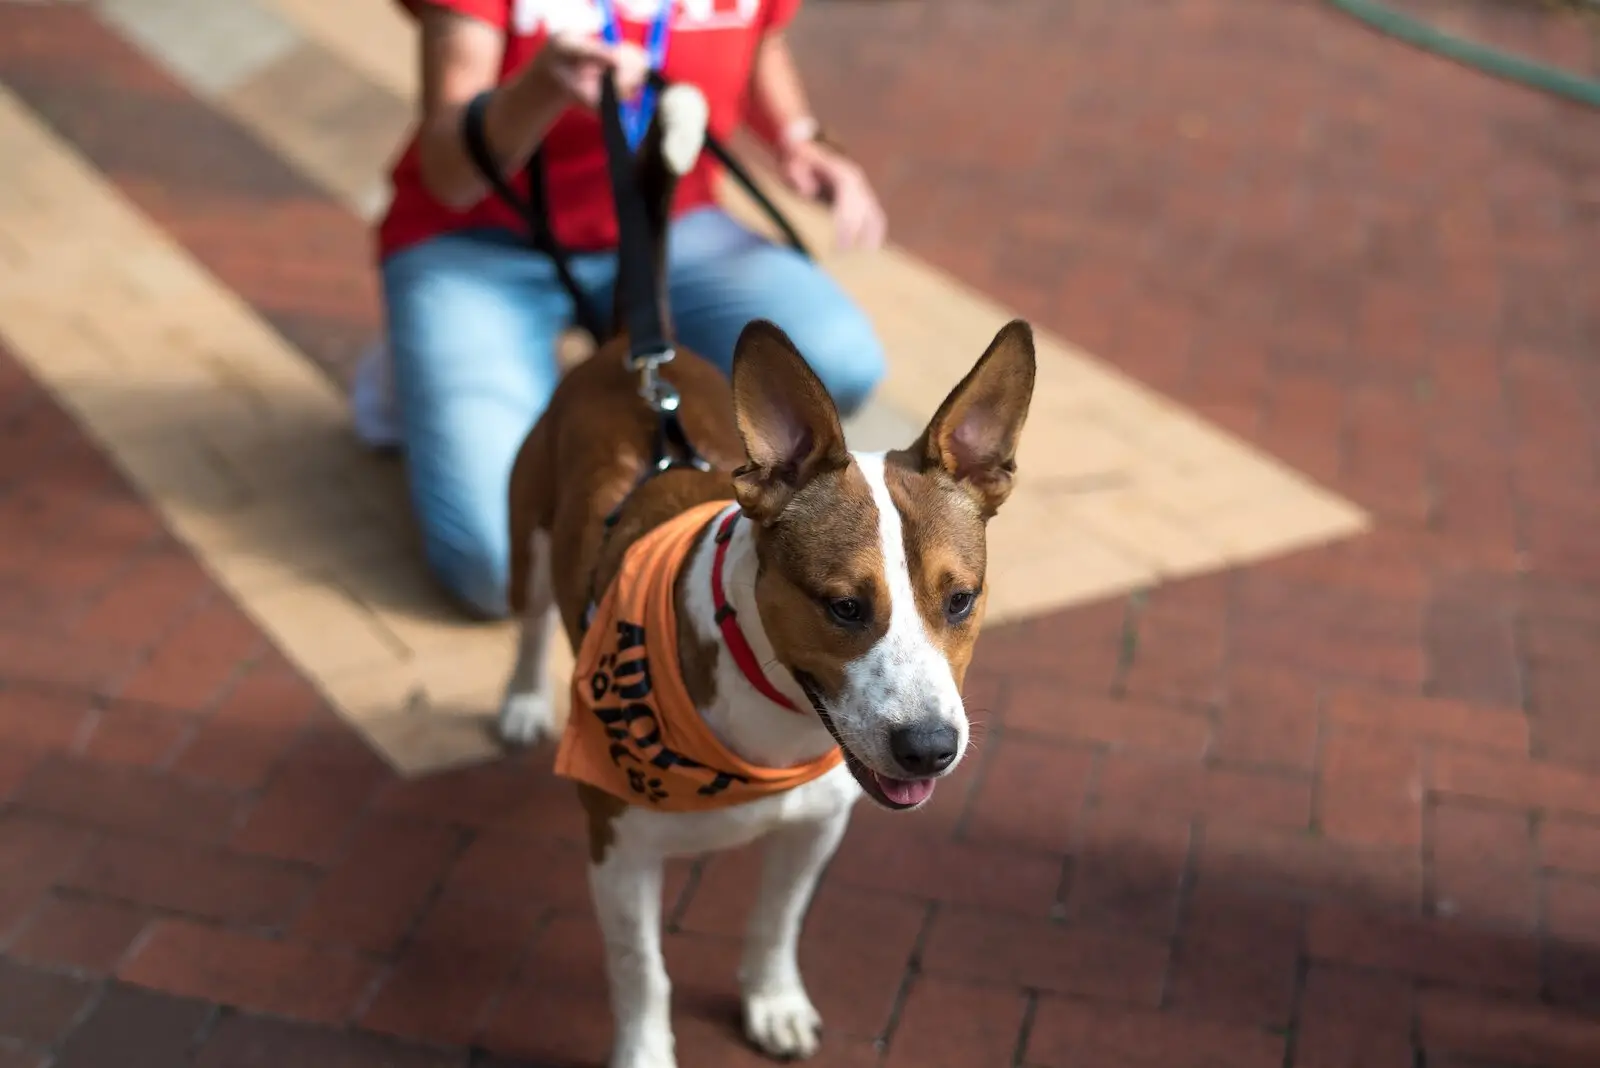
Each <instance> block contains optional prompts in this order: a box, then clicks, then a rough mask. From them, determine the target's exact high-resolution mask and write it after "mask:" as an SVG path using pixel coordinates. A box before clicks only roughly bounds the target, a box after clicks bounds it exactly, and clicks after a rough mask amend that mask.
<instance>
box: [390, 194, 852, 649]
mask: <svg viewBox="0 0 1600 1068" xmlns="http://www.w3.org/2000/svg"><path fill="white" fill-rule="evenodd" d="M572 271H573V274H574V275H575V276H576V278H577V281H578V284H579V286H580V287H582V288H583V289H584V290H585V292H586V294H587V295H588V297H589V299H590V300H592V301H593V302H594V303H595V306H596V307H597V308H599V309H601V312H602V314H609V310H610V307H611V287H612V284H613V282H614V279H615V273H616V257H615V255H614V254H612V253H609V252H607V253H585V254H581V255H578V256H575V257H574V258H573V263H572ZM383 286H384V298H385V302H386V304H387V306H388V333H389V347H390V350H391V352H392V354H393V375H394V389H395V395H396V400H397V401H398V404H399V412H400V419H401V425H402V428H403V432H404V440H405V452H406V464H407V474H408V478H409V480H410V485H411V499H412V506H413V508H414V509H415V512H416V515H417V519H418V522H419V525H420V526H421V528H422V537H423V544H424V547H425V552H426V554H427V560H428V564H429V566H430V567H431V568H432V569H433V571H434V573H435V574H436V575H437V576H438V577H439V579H440V580H441V581H442V582H443V583H444V585H445V586H446V587H447V588H448V589H449V590H450V592H451V593H453V594H454V595H455V596H456V598H457V599H458V600H460V601H461V602H463V603H464V604H465V605H466V606H467V607H468V608H470V609H471V610H473V611H474V612H475V613H477V614H479V615H481V616H486V617H490V618H497V617H500V616H504V615H505V614H506V611H507V600H506V581H507V571H508V567H509V565H508V557H509V545H508V544H507V542H508V532H507V504H506V497H507V489H508V483H509V481H510V477H511V465H512V463H513V461H514V460H515V459H516V454H517V450H518V449H519V448H520V447H521V445H522V440H523V438H524V437H525V436H526V435H527V433H528V431H529V429H531V428H532V426H533V424H534V422H535V421H536V420H537V419H538V418H539V414H540V413H541V412H543V411H544V408H545V405H546V404H547V403H548V402H549V399H550V394H551V392H552V391H553V390H554V389H555V385H556V381H557V378H558V377H559V369H558V367H557V364H556V341H557V338H558V337H559V335H560V333H561V332H562V330H564V329H565V328H566V327H567V326H568V325H569V324H570V323H571V322H572V319H573V308H572V299H571V297H570V296H568V294H567V292H566V290H565V289H563V288H562V286H561V283H560V280H559V279H558V278H557V277H556V272H555V266H554V264H552V263H551V261H550V260H549V259H548V258H547V257H545V256H543V255H540V254H538V253H535V252H532V251H530V250H529V249H528V247H527V246H526V245H525V244H524V243H523V242H522V240H521V239H520V238H519V237H518V236H516V235H515V234H511V233H509V232H505V231H500V230H473V231H466V232H459V233H454V234H446V235H442V236H440V237H436V238H433V239H431V240H429V241H426V242H423V243H422V244H420V245H414V246H412V247H410V248H407V249H404V250H402V251H401V252H399V253H397V254H395V255H393V256H391V257H389V258H388V259H387V260H386V261H385V263H384V264H383ZM668 288H669V294H670V296H669V299H670V301H671V308H672V318H673V324H674V326H675V327H676V330H677V336H678V339H679V340H680V341H681V342H682V343H683V344H684V345H686V346H688V347H689V348H691V349H693V350H694V351H695V352H698V353H699V354H700V355H702V356H704V357H706V358H707V359H709V360H711V361H713V362H715V363H717V364H718V365H720V366H721V367H722V368H723V371H724V372H726V371H727V370H728V369H729V367H730V366H731V364H732V361H733V347H734V342H735V341H737V340H738V337H739V332H740V331H741V330H743V329H744V326H745V324H746V323H747V322H749V321H750V320H751V319H758V318H765V319H771V320H772V321H773V322H775V323H777V324H778V325H779V326H781V327H782V328H783V329H784V330H785V331H786V332H787V333H788V334H789V336H790V337H791V338H793V339H794V342H795V344H796V345H797V346H798V347H799V349H800V351H801V352H802V353H804V354H805V357H806V359H807V361H808V362H809V363H810V364H811V366H812V368H813V369H815V370H816V372H817V374H818V376H819V377H820V378H821V379H822V381H823V383H824V384H825V385H826V386H827V387H828V389H829V391H830V392H831V393H832V394H833V397H834V400H835V401H836V402H837V403H838V405H839V409H840V412H841V413H842V414H845V415H848V414H850V413H851V412H853V411H854V410H856V409H857V408H859V407H860V406H861V404H862V403H863V402H864V401H865V400H866V399H867V396H868V395H869V394H870V393H871V392H872V390H873V388H874V387H875V386H876V385H877V384H878V381H879V380H880V379H881V378H882V377H883V373H884V358H883V349H882V347H881V345H880V343H879V341H878V339H877V337H876V335H875V334H874V332H873V329H872V325H871V323H870V322H868V321H867V318H866V316H865V315H863V314H862V312H861V311H860V309H859V308H857V307H856V306H855V305H854V304H853V303H852V302H851V301H850V299H849V298H848V297H847V296H845V294H844V293H843V291H841V290H840V289H839V287H838V286H837V285H836V284H835V283H834V282H833V280H832V279H831V278H829V277H828V275H827V274H825V273H824V272H823V271H822V270H821V269H820V268H818V267H817V266H815V265H814V264H812V263H810V262H809V261H807V260H806V259H805V258H804V257H802V256H800V255H799V254H798V253H796V252H794V251H793V250H791V249H789V248H787V247H786V246H780V245H774V244H772V243H771V242H769V241H767V240H766V239H765V238H762V237H760V236H758V235H756V234H754V233H752V232H750V231H749V230H746V229H745V228H744V227H742V226H740V225H739V224H738V223H737V222H735V221H734V220H733V219H732V218H730V217H729V216H728V215H727V214H725V213H724V212H723V211H722V210H721V209H719V208H703V209H700V210H697V211H693V212H690V213H687V214H685V215H684V216H682V217H680V218H679V219H678V220H677V221H676V222H675V223H674V224H673V227H672V236H671V243H670V253H669V265H668Z"/></svg>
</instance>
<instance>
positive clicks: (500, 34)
mask: <svg viewBox="0 0 1600 1068" xmlns="http://www.w3.org/2000/svg"><path fill="white" fill-rule="evenodd" d="M419 7H420V11H419V16H420V19H421V33H420V41H421V52H422V101H421V109H422V121H421V128H420V130H419V133H418V146H417V151H418V156H419V162H420V165H421V170H422V181H423V184H424V185H425V186H426V187H427V189H428V192H430V193H432V194H433V196H434V198H435V199H437V200H438V201H439V202H440V203H442V204H444V205H446V206H448V207H451V208H454V209H456V210H458V211H459V210H462V209H465V208H468V207H471V206H472V205H473V204H475V203H477V202H478V201H479V200H480V199H481V198H482V197H483V195H484V194H485V193H486V192H487V190H488V186H487V183H485V182H484V180H483V179H482V178H481V177H480V176H479V174H478V170H477V168H476V167H474V166H473V163H472V157H471V156H469V155H468V154H467V148H466V144H465V143H464V142H463V140H462V137H461V115H462V112H464V111H465V110H466V107H467V105H468V104H469V103H471V102H472V98H473V97H475V96H477V95H478V94H479V93H481V92H483V91H484V90H485V89H494V88H495V84H496V82H498V81H499V77H500V62H501V58H502V55H503V51H502V50H503V49H504V47H505V35H504V31H503V30H501V29H499V28H497V27H495V26H491V25H490V24H489V23H487V22H484V21H482V20H480V19H476V18H473V17H472V16H470V15H464V14H461V13H460V12H457V11H453V10H450V9H448V8H444V7H440V6H436V5H433V4H422V5H419ZM569 103H570V98H569V96H568V94H567V92H566V90H565V89H564V87H563V86H562V84H561V82H560V81H559V80H558V79H557V78H554V77H552V76H551V74H550V72H549V70H548V69H547V67H546V65H545V64H543V63H540V62H538V61H537V60H535V61H534V62H530V63H528V64H525V65H524V66H523V67H522V69H521V70H519V71H517V72H516V73H515V74H513V75H512V76H511V77H510V78H509V79H507V80H506V82H505V83H504V84H503V85H501V86H500V87H499V88H498V89H495V92H494V95H493V96H492V97H490V99H489V105H488V108H487V109H486V110H485V112H484V127H485V133H486V134H487V135H488V140H489V147H490V148H491V149H492V150H493V152H494V154H495V158H496V159H498V160H499V161H500V164H501V166H502V168H503V169H504V171H505V173H507V174H511V173H515V172H516V171H518V170H520V169H521V168H522V167H523V165H524V164H526V163H527V161H528V158H529V157H530V156H532V155H533V152H534V149H536V148H538V147H539V142H540V141H541V140H543V138H544V135H545V134H546V133H547V132H548V131H549V129H550V127H551V126H553V125H555V122H556V120H557V119H558V118H560V117H561V112H562V111H563V110H565V109H566V107H567V106H568V104H569Z"/></svg>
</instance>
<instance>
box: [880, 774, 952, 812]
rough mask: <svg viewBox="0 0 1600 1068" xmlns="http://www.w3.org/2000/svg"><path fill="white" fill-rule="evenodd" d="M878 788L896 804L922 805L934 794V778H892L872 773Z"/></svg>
mask: <svg viewBox="0 0 1600 1068" xmlns="http://www.w3.org/2000/svg"><path fill="white" fill-rule="evenodd" d="M872 778H873V779H874V781H876V782H877V784H878V789H880V790H882V791H883V796H884V797H887V798H888V799H889V800H890V801H892V802H893V803H894V804H896V805H920V804H922V803H923V802H924V801H926V800H927V799H928V798H930V797H932V796H933V787H934V783H935V782H936V781H937V780H934V779H890V778H887V777H886V776H883V775H879V774H878V773H877V772H873V773H872Z"/></svg>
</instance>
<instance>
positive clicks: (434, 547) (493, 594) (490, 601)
mask: <svg viewBox="0 0 1600 1068" xmlns="http://www.w3.org/2000/svg"><path fill="white" fill-rule="evenodd" d="M426 552H427V559H428V566H429V567H430V568H432V570H433V573H434V575H435V576H437V577H438V579H439V581H440V582H441V583H442V584H443V585H444V587H445V589H446V590H448V591H449V593H450V595H451V596H452V597H454V598H455V599H456V601H457V602H459V603H460V605H461V606H462V607H463V608H465V609H466V610H467V611H468V612H470V613H472V614H473V615H475V616H477V617H478V618H480V619H504V618H505V617H506V616H507V615H508V614H509V612H510V599H509V597H508V596H507V593H506V591H507V589H508V588H509V578H508V576H509V570H510V569H509V566H508V564H507V561H506V558H505V554H504V553H503V552H499V551H497V549H496V548H495V547H494V546H492V545H489V544H488V543H486V542H479V543H477V544H471V543H463V542H462V541H459V540H455V539H452V540H449V541H445V540H439V539H431V540H430V541H429V542H428V545H427V549H426Z"/></svg>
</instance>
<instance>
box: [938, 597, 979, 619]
mask: <svg viewBox="0 0 1600 1068" xmlns="http://www.w3.org/2000/svg"><path fill="white" fill-rule="evenodd" d="M977 603H978V595H977V594H975V593H973V592H972V591H971V590H957V591H956V592H955V593H952V594H951V595H950V596H949V597H948V598H947V599H946V600H945V602H944V614H945V618H947V619H949V620H950V622H952V623H960V622H961V621H962V620H964V619H966V618H967V617H968V616H969V615H971V614H972V606H973V605H975V604H977Z"/></svg>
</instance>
